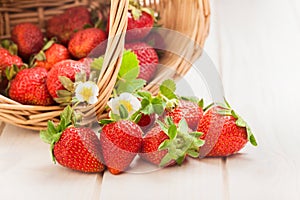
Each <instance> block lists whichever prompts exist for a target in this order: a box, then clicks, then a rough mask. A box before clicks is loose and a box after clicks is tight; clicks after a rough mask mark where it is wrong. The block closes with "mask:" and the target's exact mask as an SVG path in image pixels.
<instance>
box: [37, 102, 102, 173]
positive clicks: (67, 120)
mask: <svg viewBox="0 0 300 200" xmlns="http://www.w3.org/2000/svg"><path fill="white" fill-rule="evenodd" d="M60 120H61V121H60V123H59V124H58V125H57V126H55V125H54V124H53V122H51V121H49V122H48V129H47V130H43V131H41V132H40V137H41V139H42V140H43V141H44V142H46V143H48V144H50V145H51V153H52V158H53V161H54V162H58V163H59V164H60V165H62V166H64V167H67V168H70V169H73V170H78V171H82V172H88V173H96V172H102V171H103V170H104V169H105V166H104V165H103V164H102V162H101V149H100V141H99V138H98V137H97V136H96V134H95V132H94V131H93V130H92V129H90V128H84V127H74V125H75V121H74V113H73V111H72V109H71V108H70V107H69V106H67V107H66V108H65V109H64V111H63V112H62V113H61V115H60Z"/></svg>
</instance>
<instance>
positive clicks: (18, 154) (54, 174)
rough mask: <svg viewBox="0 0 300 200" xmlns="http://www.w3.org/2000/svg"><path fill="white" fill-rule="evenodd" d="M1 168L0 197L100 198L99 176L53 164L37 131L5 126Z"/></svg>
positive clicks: (2, 140) (0, 150)
mask: <svg viewBox="0 0 300 200" xmlns="http://www.w3.org/2000/svg"><path fill="white" fill-rule="evenodd" d="M0 171H1V173H0V194H1V199H24V198H25V199H80V200H81V199H99V195H100V190H101V182H102V175H100V174H99V175H97V174H84V173H80V172H75V171H72V170H69V169H67V168H63V167H61V166H59V165H54V164H53V163H52V161H51V157H50V153H49V146H48V145H47V144H44V143H43V142H42V141H41V140H40V138H39V134H38V132H34V131H29V130H24V129H21V128H17V127H14V126H11V125H7V126H6V127H5V129H4V131H3V134H2V136H1V137H0Z"/></svg>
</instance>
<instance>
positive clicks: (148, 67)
mask: <svg viewBox="0 0 300 200" xmlns="http://www.w3.org/2000/svg"><path fill="white" fill-rule="evenodd" d="M125 49H130V50H132V51H133V52H134V53H135V54H136V55H137V58H138V60H139V65H140V73H139V76H138V78H141V79H144V80H146V81H147V82H149V81H150V80H151V79H152V78H153V77H154V75H155V72H156V70H157V64H158V56H157V53H156V51H155V50H154V49H153V48H152V47H150V46H149V45H147V44H146V43H143V42H138V43H130V44H126V45H125Z"/></svg>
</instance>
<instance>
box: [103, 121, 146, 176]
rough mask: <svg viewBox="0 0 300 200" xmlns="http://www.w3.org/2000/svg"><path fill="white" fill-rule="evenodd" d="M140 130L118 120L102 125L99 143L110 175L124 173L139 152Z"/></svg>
mask: <svg viewBox="0 0 300 200" xmlns="http://www.w3.org/2000/svg"><path fill="white" fill-rule="evenodd" d="M142 134H143V133H142V130H141V129H140V127H139V126H138V125H137V124H135V123H133V122H131V121H129V120H120V121H116V122H113V123H110V124H106V125H104V127H103V129H102V132H101V135H100V143H101V147H102V154H103V159H104V162H105V165H106V166H107V168H108V170H109V171H110V172H111V173H112V174H119V173H121V172H124V171H125V170H126V169H127V168H128V167H129V165H130V164H131V162H132V160H133V159H134V157H135V156H136V155H137V154H138V152H139V151H140V147H141V143H142Z"/></svg>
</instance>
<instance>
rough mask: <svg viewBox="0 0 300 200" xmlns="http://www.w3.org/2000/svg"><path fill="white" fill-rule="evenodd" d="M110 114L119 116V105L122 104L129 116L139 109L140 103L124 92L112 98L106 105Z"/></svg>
mask: <svg viewBox="0 0 300 200" xmlns="http://www.w3.org/2000/svg"><path fill="white" fill-rule="evenodd" d="M107 104H108V106H109V107H110V109H111V112H112V113H113V114H116V115H119V116H120V115H121V113H120V105H121V104H122V105H123V106H124V107H125V108H126V110H127V111H128V115H129V116H131V115H132V114H134V113H135V112H136V111H138V110H139V109H140V108H141V102H140V101H139V100H138V98H136V97H135V96H133V95H132V94H130V93H127V92H124V93H122V94H121V95H120V96H118V97H115V98H112V99H111V100H110V101H109V102H108V103H107Z"/></svg>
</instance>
